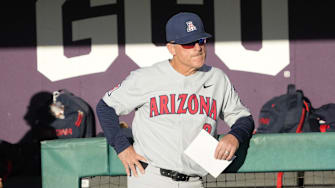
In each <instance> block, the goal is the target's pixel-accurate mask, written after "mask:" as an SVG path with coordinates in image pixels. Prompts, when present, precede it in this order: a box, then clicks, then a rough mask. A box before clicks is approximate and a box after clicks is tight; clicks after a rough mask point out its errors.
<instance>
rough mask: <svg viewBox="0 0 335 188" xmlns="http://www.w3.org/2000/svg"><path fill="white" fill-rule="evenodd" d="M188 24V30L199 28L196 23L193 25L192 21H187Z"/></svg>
mask: <svg viewBox="0 0 335 188" xmlns="http://www.w3.org/2000/svg"><path fill="white" fill-rule="evenodd" d="M186 25H187V32H191V31H195V30H197V27H195V25H193V23H192V21H188V22H186Z"/></svg>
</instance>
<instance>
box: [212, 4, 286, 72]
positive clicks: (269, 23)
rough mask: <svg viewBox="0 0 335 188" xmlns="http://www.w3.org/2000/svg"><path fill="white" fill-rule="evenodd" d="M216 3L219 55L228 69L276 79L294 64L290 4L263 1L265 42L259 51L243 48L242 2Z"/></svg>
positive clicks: (217, 53)
mask: <svg viewBox="0 0 335 188" xmlns="http://www.w3.org/2000/svg"><path fill="white" fill-rule="evenodd" d="M214 3H215V4H214V9H215V38H216V39H215V54H216V55H217V56H218V57H219V58H220V59H221V60H222V61H223V62H224V63H225V64H226V65H227V67H228V68H230V69H232V70H239V71H247V72H254V73H260V74H268V75H272V76H274V75H276V74H278V73H279V72H280V71H281V70H282V69H283V68H285V67H286V66H287V65H288V64H289V63H290V55H289V41H288V38H289V37H288V4H287V0H262V2H261V3H262V34H263V41H262V49H260V50H259V51H251V50H247V49H245V48H244V47H243V46H242V40H241V20H240V16H241V13H240V12H241V11H240V1H239V0H215V2H214ZM272 38H274V39H277V40H271V39H272ZM264 39H266V40H264ZM269 39H270V40H269Z"/></svg>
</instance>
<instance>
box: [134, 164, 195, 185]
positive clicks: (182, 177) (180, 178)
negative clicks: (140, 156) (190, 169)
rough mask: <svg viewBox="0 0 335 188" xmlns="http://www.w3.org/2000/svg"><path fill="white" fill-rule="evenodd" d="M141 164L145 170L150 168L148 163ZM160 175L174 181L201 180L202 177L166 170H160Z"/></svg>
mask: <svg viewBox="0 0 335 188" xmlns="http://www.w3.org/2000/svg"><path fill="white" fill-rule="evenodd" d="M140 163H141V165H142V167H143V168H144V169H145V168H146V167H147V166H148V163H145V162H142V161H140ZM160 173H161V175H162V176H165V177H169V178H171V179H172V180H174V181H188V180H189V179H190V178H191V177H199V178H201V177H200V176H189V175H186V174H182V173H179V172H177V171H174V170H167V169H164V168H160Z"/></svg>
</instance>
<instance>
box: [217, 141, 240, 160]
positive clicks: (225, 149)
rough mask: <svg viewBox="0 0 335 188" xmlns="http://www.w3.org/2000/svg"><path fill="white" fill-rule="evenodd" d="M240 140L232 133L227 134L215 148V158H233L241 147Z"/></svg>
mask: <svg viewBox="0 0 335 188" xmlns="http://www.w3.org/2000/svg"><path fill="white" fill-rule="evenodd" d="M239 145H240V144H239V142H238V140H237V138H236V137H235V136H233V135H232V134H227V135H225V136H224V137H223V138H221V140H220V141H219V143H218V145H217V146H216V149H215V156H214V157H215V159H220V160H228V161H229V160H231V159H232V157H233V156H234V154H235V152H236V150H237V149H238V147H239Z"/></svg>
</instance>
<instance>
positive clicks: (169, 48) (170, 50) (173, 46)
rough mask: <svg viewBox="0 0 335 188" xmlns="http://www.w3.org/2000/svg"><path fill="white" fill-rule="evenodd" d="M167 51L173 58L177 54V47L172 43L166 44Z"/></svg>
mask: <svg viewBox="0 0 335 188" xmlns="http://www.w3.org/2000/svg"><path fill="white" fill-rule="evenodd" d="M166 47H167V49H168V50H169V52H170V54H171V55H172V56H174V55H175V54H176V49H175V45H174V44H171V43H167V44H166Z"/></svg>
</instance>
